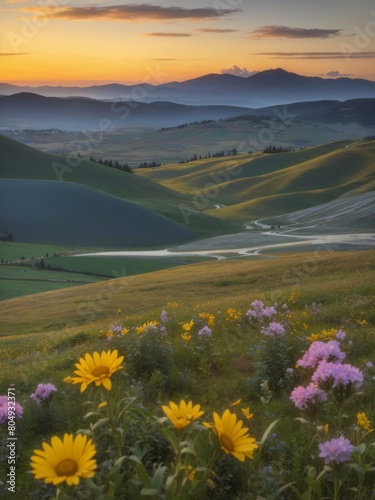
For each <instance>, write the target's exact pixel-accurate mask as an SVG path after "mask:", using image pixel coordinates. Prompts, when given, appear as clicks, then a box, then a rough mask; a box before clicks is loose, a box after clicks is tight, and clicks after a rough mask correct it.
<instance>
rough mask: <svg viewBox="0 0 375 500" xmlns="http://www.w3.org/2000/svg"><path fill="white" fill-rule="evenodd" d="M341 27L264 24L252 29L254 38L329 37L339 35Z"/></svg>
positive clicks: (251, 33)
mask: <svg viewBox="0 0 375 500" xmlns="http://www.w3.org/2000/svg"><path fill="white" fill-rule="evenodd" d="M340 31H341V29H331V30H328V29H320V28H289V27H288V26H262V27H261V28H259V29H257V30H254V31H251V32H250V35H252V36H253V37H254V38H329V37H332V36H338V35H339V34H340Z"/></svg>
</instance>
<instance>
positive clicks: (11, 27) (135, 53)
mask: <svg viewBox="0 0 375 500" xmlns="http://www.w3.org/2000/svg"><path fill="white" fill-rule="evenodd" d="M374 63H375V5H374V3H373V0H356V1H353V0H189V1H186V0H184V1H181V0H144V1H143V0H142V1H140V2H138V1H135V0H133V1H130V2H127V1H118V0H91V1H83V0H0V81H1V82H3V83H14V84H21V85H22V84H23V85H25V84H27V85H41V84H48V85H81V86H83V85H88V84H90V85H91V84H104V83H111V82H117V83H143V82H148V83H150V84H162V83H167V82H171V81H184V80H188V79H191V78H196V77H199V76H202V75H205V74H209V73H232V74H237V75H239V76H244V77H246V76H250V75H251V74H253V73H254V72H257V71H264V70H267V69H271V68H283V69H285V70H287V71H290V72H293V73H298V74H300V75H305V76H321V77H324V78H337V77H340V76H347V77H351V78H366V79H368V80H373V81H375V64H374Z"/></svg>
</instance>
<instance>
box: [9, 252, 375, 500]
mask: <svg viewBox="0 0 375 500" xmlns="http://www.w3.org/2000/svg"><path fill="white" fill-rule="evenodd" d="M374 278H375V251H366V252H344V253H337V252H332V251H328V250H327V251H320V252H318V251H315V252H311V253H304V254H292V255H284V256H280V255H278V258H277V259H271V260H267V261H256V262H254V261H250V260H248V259H247V260H246V259H239V260H236V261H220V262H209V263H200V264H194V265H190V266H185V267H180V268H175V269H173V270H163V271H157V272H153V273H150V274H147V275H140V276H133V277H124V278H118V279H116V280H110V281H106V282H102V283H95V284H89V285H85V286H81V287H77V288H72V289H69V290H58V291H50V292H45V293H40V294H35V295H30V296H27V297H20V298H15V299H11V300H6V301H3V302H1V303H0V315H1V317H2V325H1V327H0V328H1V330H0V352H1V355H2V364H3V369H2V371H1V374H0V377H1V386H2V387H9V386H10V385H11V384H14V386H15V388H16V389H15V390H16V395H17V401H18V402H19V403H20V404H22V406H23V408H24V412H23V416H22V419H18V421H17V436H18V444H17V446H18V447H19V449H22V455H20V457H19V458H18V461H17V464H18V480H19V483H18V484H19V489H18V491H19V492H20V494H21V493H22V495H24V496H25V497H26V496H31V497H32V496H33V495H34V496H36V497H38V496H39V497H40V495H41V494H42V493H43V494H49V495H52V494H54V491H55V488H54V487H52V486H51V487H50V486H44V487H43V486H42V485H40V484H39V483H37V482H35V481H34V480H33V479H32V477H31V476H30V474H28V472H27V470H28V469H29V459H30V456H31V455H32V453H33V450H35V449H36V448H38V447H39V446H40V443H41V441H42V440H47V441H48V440H49V439H50V436H51V435H62V433H64V432H67V431H68V430H69V431H73V432H74V431H75V430H77V429H85V428H87V427H88V426H89V425H90V423H91V424H94V423H95V422H97V421H99V419H102V420H101V423H100V424H99V425H98V426H94V428H92V429H91V431H90V432H92V433H93V435H95V436H96V437H95V439H96V443H97V446H98V447H100V446H104V448H100V449H101V450H102V449H103V450H107V452H108V453H110V452H109V450H110V449H111V442H112V441H111V439H112V438H111V436H112V432H115V431H114V430H111V429H112V428H111V427H110V426H109V424H108V422H109V420H107V419H109V415H111V414H109V413H107V410H106V407H105V408H104V409H103V408H100V409H97V406H98V404H99V402H100V401H101V397H102V395H103V397H104V395H105V397H106V398H108V401H110V404H111V405H114V407H116V406H117V405H118V404H119V405H120V406H121V403H120V399H122V398H123V397H124V395H125V398H126V402H127V404H130V402H131V405H132V406H131V407H129V409H127V410H126V412H125V413H124V414H123V417H124V418H125V420H124V421H122V420H121V422H122V423H121V424H119V425H121V426H122V425H124V429H126V428H127V425H130V426H131V428H132V429H133V431H132V432H128V433H126V434H125V436H126V439H125V440H124V441H120V442H121V443H123V444H122V445H121V453H124V454H125V456H126V458H125V462H124V467H121V477H122V479H121V481H116V482H115V483H114V484H115V486H112V487H115V488H116V491H118V495H122V496H124V495H125V497H129V498H135V497H134V494H133V493H129V491H128V489H127V488H128V487H130V485H129V483H128V482H129V480H130V479H131V478H132V477H133V472H132V470H133V469H132V466H131V459H130V461H129V457H130V456H131V454H132V453H138V451H137V450H138V448H136V447H135V446H136V445H144V446H146V444H147V450H148V452H147V453H150V454H151V457H155V456H157V457H158V458H157V459H155V458H154V459H152V458H150V455H149V454H146V455H144V456H143V458H142V459H140V460H142V463H144V464H145V467H146V470H147V474H152V466H151V464H153V466H154V467H159V466H161V465H162V464H163V465H165V466H166V467H167V469H166V471H165V475H163V478H164V479H163V481H162V482H161V483H158V484H159V487H160V488H161V489H164V488H167V487H168V485H165V483H164V480H166V479H167V477H168V474H169V473H170V471H171V470H173V467H174V465H173V464H174V460H175V458H174V457H173V454H172V455H168V450H170V444H169V441H168V439H171V440H172V441H171V442H172V443H173V442H175V441H173V439H174V438H173V435H174V430H173V426H171V424H170V423H169V424H168V420H160V421H159V418H161V417H163V412H162V409H161V407H162V405H165V404H168V401H176V402H178V401H180V400H181V399H182V400H185V401H189V400H192V401H193V403H194V404H195V403H197V404H200V405H201V406H202V409H203V411H204V412H205V413H204V417H203V421H206V422H207V420H208V421H210V419H212V412H214V411H216V412H219V414H221V413H222V412H223V411H224V409H225V408H228V409H229V410H228V411H230V412H232V413H234V414H236V415H237V417H236V418H237V419H239V420H241V419H243V420H241V421H242V422H243V423H244V425H245V426H246V429H247V431H248V432H250V434H251V436H254V439H255V440H256V442H257V446H259V449H256V450H255V452H254V456H253V458H251V459H250V460H249V459H246V461H244V462H239V461H237V459H236V458H234V457H233V456H231V455H230V454H228V455H226V454H223V452H221V456H220V459H217V460H218V461H215V463H214V465H211V466H210V467H213V470H214V472H215V475H214V478H213V479H212V481H213V482H212V488H213V492H214V495H215V497H216V498H220V499H222V500H224V498H227V497H225V496H224V497H222V496H221V495H222V492H223V491H225V492H226V494H228V492H229V493H230V498H232V497H233V498H235V497H236V495H237V496H238V495H239V494H240V493H241V494H246V495H247V497H248V498H253V497H254V496H255V495H259V494H260V495H262V497H263V498H271V496H272V495H274V494H275V492H276V491H277V490H279V489H280V488H283V489H285V491H286V492H287V493H286V494H287V498H290V499H293V500H294V499H297V498H298V496H297V493H296V490H297V491H298V492H300V493H301V492H304V491H306V490H307V488H308V486H307V484H308V478H307V479H306V477H307V476H306V471H307V470H309V469H308V467H314V468H315V469H316V470H317V471H319V472H322V471H323V461H322V460H321V459H320V458H319V457H318V453H319V450H318V443H317V441H316V439H317V437H316V433H319V432H320V431H319V429H318V430H316V426H317V425H318V426H319V425H320V426H323V425H326V424H325V422H326V421H327V419H328V421H329V430H328V433H327V434H326V436H325V439H326V440H327V439H331V438H334V437H335V436H337V433H338V432H339V433H340V434H344V435H345V436H347V437H348V438H349V439H353V437H352V430H353V426H354V425H356V424H355V422H356V415H357V414H358V412H364V413H365V415H366V418H368V419H369V421H370V422H373V421H374V418H375V414H374V401H375V400H374V397H375V392H374V387H373V383H372V376H373V372H372V368H371V366H372V363H371V362H374V361H375V360H374V359H373V352H374V348H375V345H374V336H373V333H374V324H375V296H374V289H373V283H374ZM254 301H261V303H262V304H263V306H264V307H265V305H267V307H274V308H276V309H277V311H278V312H277V316H275V317H274V318H275V319H274V321H282V323H283V324H284V327H285V329H286V333H285V335H282V336H280V337H278V338H272V337H270V338H267V337H266V336H265V335H264V333H263V334H262V328H264V326H262V325H265V324H266V325H267V324H268V323H269V320H262V322H260V323H259V324H258V323H257V322H256V321H255V322H254V321H252V320H251V319H250V317H249V316H248V315H247V313H246V311H248V309H249V308H250V309H251V308H252V307H255V306H254V305H253V304H255V302H254ZM283 304H285V306H284V305H283ZM163 310H164V311H165V314H164V316H163V315H162V316H161V313H162V311H163ZM165 315H167V317H168V318H169V319H165ZM162 317H164V319H163V320H162V319H161V318H162ZM150 321H154V322H158V323H156V326H155V328H154V329H153V330H152V331H151V330H150V331H149V332H148V333H147V328H146V322H150ZM163 321H165V323H163ZM264 321H266V322H265V323H264ZM207 322H210V325H211V328H212V334H211V335H212V337H207V338H204V337H200V335H199V333H198V330H199V328H202V326H203V325H204V324H205V323H206V325H207ZM162 325H163V326H164V327H165V328H166V333H165V332H164V333H163V334H161V332H162V330H159V329H160V328H161V326H162ZM189 325H190V326H189ZM192 325H193V326H192ZM261 326H262V328H261ZM269 327H271V323H269ZM189 329H190V330H189ZM138 330H139V331H138ZM339 331H340V332H341V334H340V335H341V337H342V340H340V348H341V349H342V350H343V351H344V352H345V354H346V356H347V357H346V359H345V362H346V363H351V364H352V365H354V366H356V367H358V368H359V369H361V370H362V372H363V374H364V384H363V387H362V392H361V396H356V397H354V396H353V398H352V399H350V400H348V401H347V400H345V401H344V403H342V404H343V405H344V406H343V407H344V408H345V410H346V415H347V417H346V418H345V419H342V420H340V419H339V420H337V415H336V412H335V410H334V406H332V405H331V406H330V405H329V404H327V405H326V406H325V405H323V407H322V408H321V409H320V410H319V413H318V414H315V416H314V418H313V419H311V420H310V415H309V413H307V412H303V411H302V412H301V411H300V410H298V409H297V408H296V407H295V406H294V405H293V403H292V402H291V400H290V399H289V398H290V394H291V391H292V389H293V388H294V387H296V386H297V385H299V384H306V383H308V378H306V373H305V371H304V370H302V369H301V368H300V369H296V368H295V367H296V362H297V360H298V359H300V358H301V356H302V355H303V352H305V351H306V349H308V347H309V345H310V344H311V343H312V342H313V341H312V340H311V339H312V338H313V337H314V335H315V336H316V338H317V339H319V338H320V339H324V342H327V341H328V340H329V339H333V338H335V335H336V334H337V332H339ZM343 331H344V332H345V336H344V337H343V335H344V334H343V333H342V332H343ZM119 332H120V333H119ZM121 332H123V333H122V334H121ZM124 332H125V333H124ZM310 337H311V339H310ZM308 339H310V340H308ZM108 349H112V350H113V349H118V350H119V353H120V354H121V355H124V356H125V360H124V369H123V370H121V371H120V372H119V373H115V374H114V376H112V377H111V378H112V379H113V382H112V390H111V391H108V394H107V393H105V394H104V393H103V391H105V390H104V389H103V390H102V388H95V387H92V388H91V389H89V390H87V391H85V392H84V393H81V394H80V391H79V387H78V386H76V385H70V384H67V383H66V381H65V382H64V381H63V379H64V378H65V377H67V376H71V375H72V374H73V370H74V363H77V362H78V361H79V358H81V357H82V356H83V355H84V354H85V353H93V352H94V351H98V352H101V351H103V350H106V351H107V350H108ZM202 349H203V350H202ZM156 353H157V354H156ZM287 368H288V370H289V371H287V372H286V369H287ZM286 373H287V374H289V375H286ZM265 380H267V385H266V386H265V385H264V383H265ZM280 381H281V382H280ZM39 383H44V384H47V383H52V384H54V386H55V388H56V391H55V392H54V394H53V397H52V398H51V399H50V400H49V401H48V402H47V403H46V404H45V405H42V406H38V405H37V404H36V403H35V402H34V401H32V400H31V399H30V394H31V393H33V391H35V389H36V387H37V385H38V384H39ZM262 384H263V385H262ZM280 384H281V385H280ZM262 387H263V388H262ZM330 397H332V395H330ZM88 400H89V401H91V403H88ZM73 401H74V403H73ZM87 405H89V406H87ZM87 407H88V408H91V409H92V411H91V413H90V415H89V416H87V417H86V418H83V416H84V414H85V412H86V409H87ZM130 408H132V409H131V410H130ZM246 408H247V409H248V410H249V411H251V413H252V416H251V417H247V418H248V419H246V418H244V417H243V416H242V417H241V415H242V413H241V409H244V411H245V412H246ZM113 411H115V412H116V411H117V410H113ZM247 414H248V415H249V413H247ZM116 415H117V413H116ZM111 418H112V417H111ZM116 418H117V417H116ZM301 419H302V420H301ZM357 425H358V424H357ZM164 427H166V428H167V429H169V430H168V432H167V431H166V432H164V431H163V429H164ZM267 429H270V430H269V431H268V432H267ZM271 429H272V433H271ZM102 431H104V434H103V433H102ZM205 432H208V431H207V429H206V430H204V427H203V426H201V427H198V428H196V427H192V428H191V430H190V432H189V433H188V434H186V433H184V434H183V436H184V443H185V445H186V443H187V442H189V443H190V439H192V440H193V435H197V436H198V435H200V436H201V437H202V439H203V437H204V436H205V434H204V433H205ZM358 432H361V431H360V430H359V431H358ZM171 433H172V434H171ZM191 433H192V434H191ZM196 433H198V434H196ZM270 433H271V434H270ZM163 435H164V436H166V437H167V438H166V439H167V440H165V439H164V438H162V436H163ZM176 435H177V434H176ZM318 435H319V434H318ZM360 435H361V436H363V435H364V433H362V434H360ZM105 436H107V438H106V437H105ZM113 436H114V439H117V442H119V441H118V439H119V437H118V436H117V437H115V435H113ZM125 436H124V437H125ZM262 436H263V437H262ZM314 436H315V437H314ZM181 439H182V438H181ZM212 439H213V438H212ZM363 439H364V440H365V442H366V443H367V444H368V447H367V448H366V449H365V451H364V452H363V453H362V455H361V460H363V461H365V463H369V462H371V461H372V460H373V459H374V456H373V447H372V445H371V443H372V442H373V440H372V437H371V434H369V436H367V437H364V438H363ZM214 442H215V441H212V440H211V444H208V442H207V444H205V447H204V449H206V450H207V453H208V450H211V447H212V446H213V443H214ZM194 443H195V441H194V440H193V441H192V444H191V446H192V449H194V450H195V446H198V444H197V443H196V444H194ZM189 446H190V444H189ZM106 447H107V448H106ZM199 450H201V448H199V447H198V448H197V451H195V452H194V453H197V455H195V454H194V456H195V457H196V458H195V459H193V457H191V460H192V462H191V461H190V459H189V462H187V463H185V465H184V469H183V470H185V467H187V465H188V464H193V466H194V465H195V466H197V464H199V463H204V460H205V459H204V458H203V457H201V456H200V453H201V451H202V450H201V451H199ZM116 453H118V452H116ZM116 453H115V452H113V453H110V455H109V456H110V458H108V459H107V460H108V461H109V462H106V463H107V464H109V463H110V464H112V465H111V467H112V466H113V464H114V461H115V460H116V459H117V457H118V455H117V454H116ZM155 453H156V455H154V454H155ZM209 453H214V452H213V451H212V452H211V451H210V452H209ZM189 456H190V455H189ZM356 456H357V455H355V454H354V455H353V459H352V463H353V464H354V463H357V462H356V460H357V458H356ZM199 457H200V458H199ZM98 460H99V463H100V464H101V463H102V461H101V460H102V459H101V457H99V458H98ZM149 460H151V462H149ZM153 460H156V462H155V461H153ZM201 460H203V462H201ZM276 464H277V467H276ZM100 467H101V466H100ZM269 467H272V475H271V476H269V474H266V473H265V469H264V468H267V469H266V470H269ZM3 470H4V467H3ZM202 473H203V472H202V471H201V472H199V471H197V473H196V474H197V475H196V476H195V479H196V480H197V481H198V480H199V479H200V478H201V474H202ZM332 474H333V472H332V470H331V469H327V471H326V472H325V475H324V477H323V478H321V479H320V480H319V485H320V486H319V487H320V488H321V491H322V492H325V495H329V492H330V485H331V479H332V477H333V475H332ZM142 477H143V479H144V480H145V477H146V476H144V475H143V476H142ZM231 477H232V478H235V479H234V480H231ZM106 478H107V472H106V471H105V468H103V469H100V470H98V471H97V473H96V475H95V478H94V482H95V484H97V485H100V487H102V488H103V491H107V488H108V487H109V483H108V480H107V479H106ZM194 484H195V483H194ZM342 484H343V485H344V486H343V488H345V487H346V488H349V487H355V486H358V479H357V476H356V475H352V474H349V475H346V476H345V481H343V483H342ZM372 484H373V483H372V482H371V472H366V473H365V475H364V478H363V480H362V482H361V488H362V491H363V492H364V495H365V496H364V497H362V498H366V495H369V494H370V492H371V487H372V486H371V485H372ZM191 486H192V485H190V483H189V484H186V488H187V487H191ZM223 488H224V490H223ZM293 488H295V489H296V490H295V489H293ZM71 492H72V493H73V494H74V496H73V498H80V497H79V496H78V490H77V492H76V490H74V489H73V490H71ZM75 493H77V494H75ZM267 495H268V496H267ZM270 495H271V496H270ZM4 498H10V497H7V496H5V497H4ZM272 498H273V497H272ZM360 498H361V497H360V496H356V497H355V499H356V500H359V499H360Z"/></svg>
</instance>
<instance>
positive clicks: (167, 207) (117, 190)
mask: <svg viewBox="0 0 375 500" xmlns="http://www.w3.org/2000/svg"><path fill="white" fill-rule="evenodd" d="M74 160H75V161H76V162H77V166H75V167H74V168H73V167H71V166H69V163H67V158H66V157H61V156H55V155H50V154H46V153H42V152H40V151H38V150H36V149H34V148H30V147H29V146H25V145H23V144H21V143H19V142H17V141H13V140H12V139H8V138H6V137H4V136H0V165H1V172H0V176H1V178H3V179H42V180H51V181H57V180H63V181H66V182H74V183H79V184H84V185H86V186H89V187H92V188H95V189H100V190H101V191H104V192H105V193H108V194H111V195H113V196H116V197H119V198H124V199H126V200H129V201H134V202H135V203H138V204H140V205H143V206H144V207H145V208H148V209H150V210H153V211H156V212H158V213H160V214H162V215H165V216H166V217H169V218H171V219H173V220H175V221H176V222H179V223H181V224H185V223H186V221H185V220H184V216H183V214H182V213H181V211H180V210H179V209H178V207H179V205H180V204H185V205H190V199H189V198H187V197H186V196H183V195H181V194H180V193H176V192H174V191H172V190H169V189H167V188H165V187H163V186H160V185H157V184H155V183H153V182H150V181H149V180H147V179H144V178H141V177H140V176H138V175H130V174H127V173H124V172H120V171H119V170H116V169H110V168H108V167H104V166H102V165H99V164H97V163H93V162H90V161H87V160H83V159H81V160H79V159H74ZM190 229H192V230H193V231H197V232H199V233H202V234H218V233H220V232H231V231H233V230H234V228H233V225H232V224H231V223H230V222H226V221H223V220H221V219H218V218H216V217H211V216H209V215H206V214H203V213H198V214H197V215H195V216H193V217H191V218H190Z"/></svg>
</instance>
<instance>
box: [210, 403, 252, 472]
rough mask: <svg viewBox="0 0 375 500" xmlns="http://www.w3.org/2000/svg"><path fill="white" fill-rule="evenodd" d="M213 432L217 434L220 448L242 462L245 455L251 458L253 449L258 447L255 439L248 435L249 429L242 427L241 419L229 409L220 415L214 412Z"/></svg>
mask: <svg viewBox="0 0 375 500" xmlns="http://www.w3.org/2000/svg"><path fill="white" fill-rule="evenodd" d="M213 429H214V432H215V434H216V435H217V437H218V439H219V442H220V445H221V449H222V450H223V451H225V453H229V454H231V455H233V456H234V457H236V458H237V459H238V460H240V461H241V462H243V461H244V460H245V457H248V458H253V454H254V450H256V449H257V448H258V445H257V444H256V443H255V439H254V438H252V437H250V435H249V429H248V428H247V427H242V421H241V420H239V421H237V417H236V415H235V414H234V413H231V412H230V410H228V409H226V410H225V411H224V413H223V416H222V417H220V416H219V415H218V414H217V413H216V412H214V426H213Z"/></svg>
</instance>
